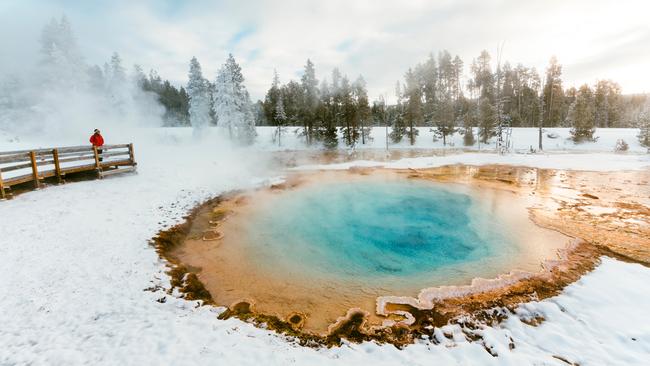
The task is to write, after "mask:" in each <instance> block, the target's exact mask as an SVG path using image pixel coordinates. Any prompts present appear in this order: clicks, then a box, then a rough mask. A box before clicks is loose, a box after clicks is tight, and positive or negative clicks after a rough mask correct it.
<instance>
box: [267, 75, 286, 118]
mask: <svg viewBox="0 0 650 366" xmlns="http://www.w3.org/2000/svg"><path fill="white" fill-rule="evenodd" d="M279 98H280V77H279V76H278V72H277V71H275V70H273V82H272V83H271V88H269V90H268V91H267V92H266V96H265V97H264V114H265V116H266V119H267V120H268V121H269V122H270V123H271V125H272V126H277V120H276V119H275V117H276V109H277V106H278V99H279ZM283 108H284V107H283ZM285 122H286V115H285Z"/></svg>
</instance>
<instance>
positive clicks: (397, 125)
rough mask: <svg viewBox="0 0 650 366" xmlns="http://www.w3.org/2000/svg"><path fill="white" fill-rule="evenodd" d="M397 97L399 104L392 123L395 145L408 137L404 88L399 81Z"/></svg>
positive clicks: (391, 136) (396, 88) (396, 91)
mask: <svg viewBox="0 0 650 366" xmlns="http://www.w3.org/2000/svg"><path fill="white" fill-rule="evenodd" d="M395 97H396V98H397V103H396V105H395V113H394V114H393V116H392V117H393V118H392V121H391V131H390V139H391V141H393V142H394V143H398V142H400V141H402V138H403V137H404V135H406V125H405V123H404V94H403V93H402V87H401V85H400V82H399V81H397V83H396V84H395Z"/></svg>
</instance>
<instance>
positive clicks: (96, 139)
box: [90, 129, 104, 161]
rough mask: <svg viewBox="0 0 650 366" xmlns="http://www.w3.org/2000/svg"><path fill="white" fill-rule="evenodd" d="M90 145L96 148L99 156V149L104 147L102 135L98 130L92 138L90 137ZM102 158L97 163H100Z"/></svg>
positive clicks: (100, 151) (100, 150)
mask: <svg viewBox="0 0 650 366" xmlns="http://www.w3.org/2000/svg"><path fill="white" fill-rule="evenodd" d="M90 143H91V144H93V146H96V147H97V153H99V154H100V155H101V153H102V149H101V147H102V146H104V138H103V137H102V134H101V133H100V132H99V130H98V129H95V133H93V135H92V136H90ZM102 160H103V159H102V158H99V161H102Z"/></svg>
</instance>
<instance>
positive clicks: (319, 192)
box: [244, 181, 519, 290]
mask: <svg viewBox="0 0 650 366" xmlns="http://www.w3.org/2000/svg"><path fill="white" fill-rule="evenodd" d="M504 224H505V223H504V222H503V220H499V218H498V217H495V216H494V215H492V214H491V211H490V208H489V206H488V205H486V204H485V202H484V201H482V200H480V199H477V198H476V197H473V196H471V195H470V194H468V193H465V192H459V191H458V190H452V189H449V188H444V187H442V186H440V185H435V184H433V183H427V182H418V181H381V182H378V181H369V182H367V181H353V182H344V183H341V182H336V183H323V184H319V185H316V186H312V187H308V188H304V189H301V190H297V191H295V192H293V194H291V195H287V196H285V197H282V198H279V199H277V200H273V202H272V203H269V204H268V205H265V206H264V207H263V208H260V209H258V211H257V212H256V213H255V214H254V215H252V217H251V218H250V221H249V222H248V223H247V225H246V229H245V230H244V232H245V233H247V234H248V238H247V239H246V240H245V241H244V243H245V244H246V245H248V246H249V250H250V254H251V260H253V261H255V262H256V264H257V265H258V266H259V267H260V268H265V270H268V271H287V272H292V273H300V275H301V276H305V277H313V278H316V279H323V278H331V279H333V280H340V281H347V282H358V283H360V284H364V285H367V286H382V287H387V286H390V287H392V288H394V289H396V290H406V289H412V288H413V286H415V287H416V288H421V287H422V286H423V285H426V284H429V285H430V284H436V283H446V282H450V281H451V282H455V279H456V278H457V277H458V276H463V277H468V276H475V275H479V274H481V272H482V271H484V270H485V268H482V267H484V266H486V265H487V266H490V265H497V263H503V262H504V261H507V259H508V258H511V257H513V256H516V255H517V254H518V252H519V248H518V247H517V245H516V242H515V240H514V239H515V238H513V237H512V235H509V232H508V231H507V230H508V229H507V228H505V227H504Z"/></svg>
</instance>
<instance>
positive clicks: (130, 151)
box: [129, 143, 135, 164]
mask: <svg viewBox="0 0 650 366" xmlns="http://www.w3.org/2000/svg"><path fill="white" fill-rule="evenodd" d="M129 160H131V164H133V163H135V156H134V155H133V143H130V144H129Z"/></svg>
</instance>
